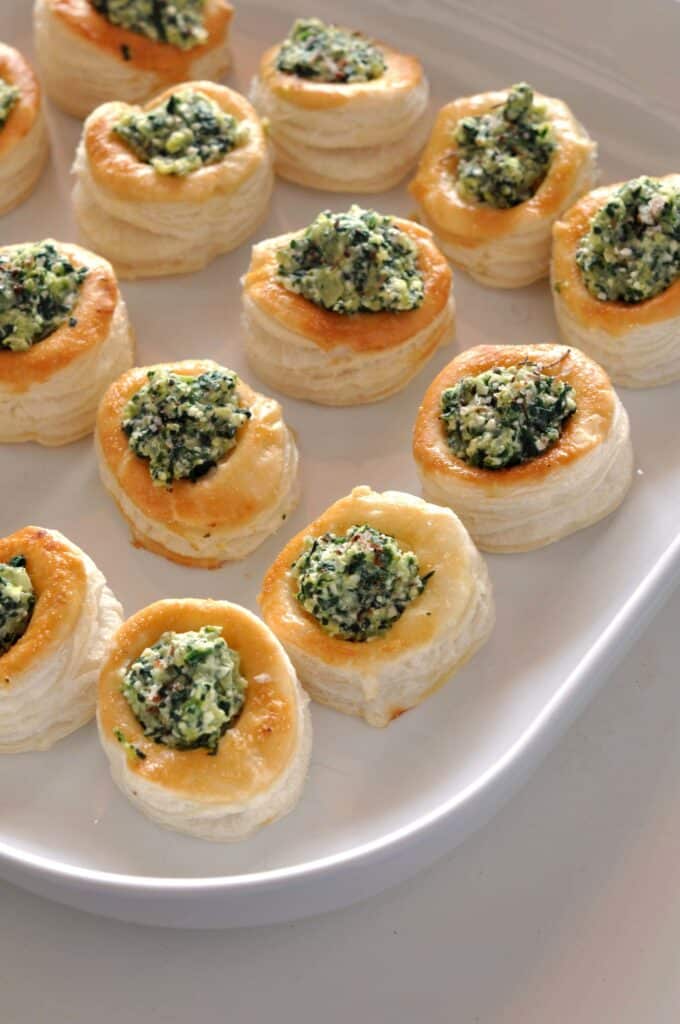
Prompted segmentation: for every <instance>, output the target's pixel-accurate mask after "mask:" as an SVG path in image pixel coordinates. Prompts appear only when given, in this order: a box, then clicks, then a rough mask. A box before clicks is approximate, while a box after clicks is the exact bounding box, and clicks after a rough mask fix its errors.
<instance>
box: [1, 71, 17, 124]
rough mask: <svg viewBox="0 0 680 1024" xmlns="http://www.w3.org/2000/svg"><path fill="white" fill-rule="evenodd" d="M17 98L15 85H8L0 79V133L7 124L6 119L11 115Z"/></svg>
mask: <svg viewBox="0 0 680 1024" xmlns="http://www.w3.org/2000/svg"><path fill="white" fill-rule="evenodd" d="M19 96H20V92H19V90H18V89H17V87H16V85H10V83H9V82H8V81H6V80H5V79H4V78H0V131H1V130H2V129H3V128H4V127H5V125H6V124H7V118H8V117H9V115H10V114H11V113H12V110H13V109H14V104H15V103H16V102H17V100H18V99H19Z"/></svg>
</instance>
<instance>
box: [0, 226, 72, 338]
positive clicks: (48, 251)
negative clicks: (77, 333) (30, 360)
mask: <svg viewBox="0 0 680 1024" xmlns="http://www.w3.org/2000/svg"><path fill="white" fill-rule="evenodd" d="M87 274H88V270H87V268H86V267H74V266H73V264H72V263H71V262H70V261H69V260H68V259H67V258H66V257H65V256H64V255H63V254H62V253H60V252H58V251H57V249H56V247H55V246H54V245H53V244H52V242H38V243H36V244H35V245H22V246H17V247H16V248H15V249H12V250H11V251H9V252H6V253H2V254H0V349H3V348H7V349H11V351H12V352H26V351H27V350H28V349H30V348H31V346H32V345H35V344H36V342H39V341H43V340H44V339H45V338H47V337H48V336H49V335H50V334H52V333H53V332H54V331H56V330H57V328H58V327H61V325H62V324H63V323H64V322H65V321H66V320H68V321H69V323H70V325H71V326H72V327H75V325H76V323H77V320H76V319H75V317H73V316H72V315H71V314H72V312H73V309H74V306H75V305H76V303H77V301H78V296H79V294H80V288H81V285H82V283H83V281H84V280H85V278H86V277H87Z"/></svg>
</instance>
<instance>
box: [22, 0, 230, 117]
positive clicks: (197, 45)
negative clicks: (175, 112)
mask: <svg viewBox="0 0 680 1024" xmlns="http://www.w3.org/2000/svg"><path fill="white" fill-rule="evenodd" d="M151 6H153V7H154V8H160V24H159V21H158V19H157V18H155V17H154V15H153V14H152V12H151V11H150V8H151ZM183 8H184V10H183V12H182V14H180V15H179V17H178V15H177V13H176V11H177V8H176V7H175V5H174V4H172V3H169V2H167V3H166V2H165V0H161V3H160V4H154V5H151V4H144V3H136V4H135V3H134V2H133V3H124V2H123V3H121V2H120V0H118V2H116V0H114V2H113V3H111V2H108V3H107V2H106V0H36V2H35V8H34V22H35V48H36V52H37V54H38V60H39V62H40V65H41V69H42V76H43V81H44V83H45V89H46V91H47V93H48V95H49V97H50V99H52V100H53V101H54V102H55V103H56V104H57V105H58V106H59V107H61V109H62V110H64V111H66V113H67V114H73V116H74V117H87V115H88V114H89V113H90V112H91V111H92V110H94V108H95V107H98V106H99V105H100V104H101V103H105V102H107V100H120V101H124V102H127V103H144V102H146V100H148V99H149V97H151V96H153V95H154V93H157V92H159V91H160V90H161V89H164V88H167V87H168V86H170V85H173V84H175V83H177V82H187V81H191V80H192V79H200V78H205V79H218V78H221V77H222V75H223V74H224V73H225V72H226V71H227V69H228V67H229V64H230V53H229V30H230V26H231V19H232V15H233V8H232V6H231V4H229V3H227V2H226V0H189V3H184V4H183ZM106 12H108V15H107V13H106ZM154 13H155V12H154Z"/></svg>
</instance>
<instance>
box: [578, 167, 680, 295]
mask: <svg viewBox="0 0 680 1024" xmlns="http://www.w3.org/2000/svg"><path fill="white" fill-rule="evenodd" d="M576 262H577V264H578V266H579V267H580V270H581V274H582V275H583V282H584V284H585V286H586V288H587V289H588V291H589V292H590V294H591V295H592V296H593V297H594V298H596V299H599V300H600V301H601V302H644V301H645V299H652V298H654V296H655V295H659V294H660V293H661V292H663V291H665V290H666V288H668V287H669V286H670V285H671V284H673V282H674V281H676V280H677V279H678V277H679V276H680V187H678V185H674V184H671V183H667V182H662V181H655V180H654V179H652V178H636V179H635V180H634V181H628V182H626V184H625V185H622V186H621V187H620V188H618V189H617V190H616V191H615V192H614V193H613V195H612V196H611V198H610V199H608V200H607V202H606V203H605V205H604V206H603V207H602V209H601V210H599V211H598V212H597V213H596V214H595V216H594V217H593V219H592V221H591V223H590V228H589V230H588V231H587V233H586V234H585V235H584V236H583V238H582V239H581V242H580V244H579V247H578V250H577V252H576Z"/></svg>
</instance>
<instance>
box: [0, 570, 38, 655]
mask: <svg viewBox="0 0 680 1024" xmlns="http://www.w3.org/2000/svg"><path fill="white" fill-rule="evenodd" d="M34 605H35V594H34V593H33V584H32V583H31V578H30V576H29V575H28V573H27V572H26V559H25V558H24V556H23V555H15V556H14V558H10V560H9V562H2V563H0V655H2V654H5V653H6V652H7V651H8V650H9V649H10V647H12V645H13V644H15V643H16V642H17V640H20V639H21V637H22V636H23V635H24V633H25V632H26V629H27V628H28V624H29V622H30V621H31V615H32V614H33V607H34Z"/></svg>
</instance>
